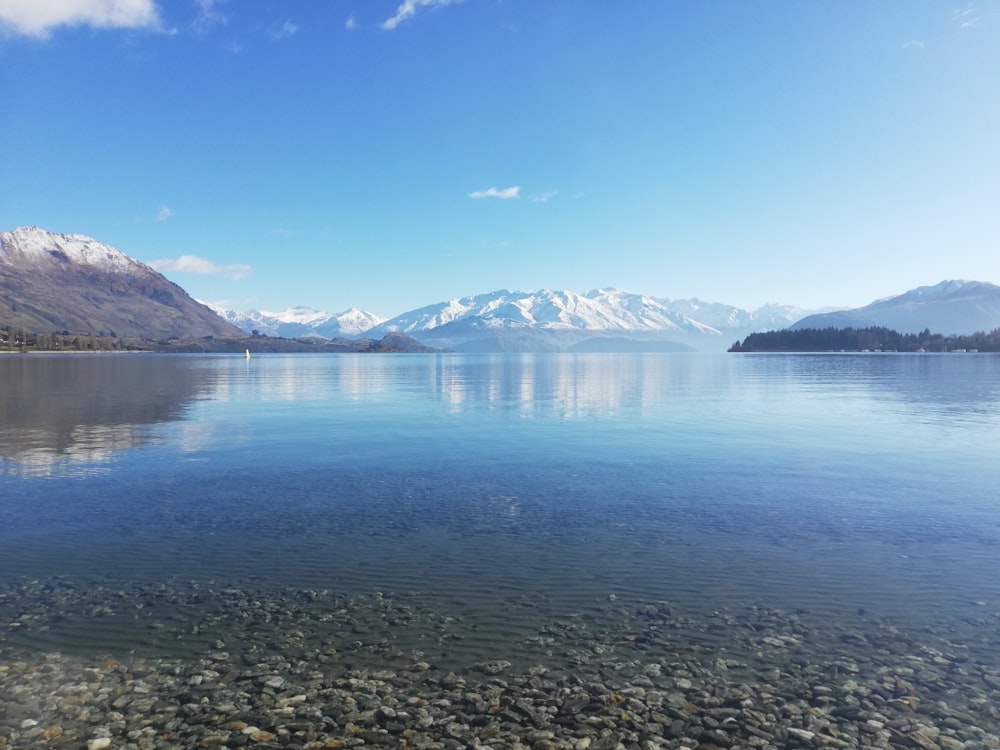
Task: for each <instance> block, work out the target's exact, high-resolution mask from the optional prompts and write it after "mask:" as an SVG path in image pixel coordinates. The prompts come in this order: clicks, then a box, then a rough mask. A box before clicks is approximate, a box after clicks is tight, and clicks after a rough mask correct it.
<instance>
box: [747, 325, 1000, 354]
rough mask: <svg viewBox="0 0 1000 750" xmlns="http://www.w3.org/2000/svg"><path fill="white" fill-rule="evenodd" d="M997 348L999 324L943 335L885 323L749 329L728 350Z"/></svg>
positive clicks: (999, 348) (974, 349)
mask: <svg viewBox="0 0 1000 750" xmlns="http://www.w3.org/2000/svg"><path fill="white" fill-rule="evenodd" d="M963 350H964V351H980V352H1000V328H995V329H994V330H992V331H990V332H989V333H985V332H982V331H980V332H977V333H973V334H969V335H967V336H945V335H942V334H940V333H931V331H930V329H927V328H925V329H924V330H923V331H921V332H920V333H900V332H899V331H894V330H892V329H890V328H886V327H884V326H871V327H869V328H851V327H848V328H833V327H830V328H799V329H797V330H792V329H787V328H786V329H784V330H781V331H766V332H762V333H751V334H750V335H749V336H747V337H746V338H745V339H743V341H742V342H739V341H737V342H736V343H734V344H733V345H732V346H731V347H729V351H731V352H839V351H848V352H863V351H869V352H872V351H882V352H953V351H963Z"/></svg>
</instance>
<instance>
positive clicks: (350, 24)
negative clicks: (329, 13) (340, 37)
mask: <svg viewBox="0 0 1000 750" xmlns="http://www.w3.org/2000/svg"><path fill="white" fill-rule="evenodd" d="M344 28H345V29H347V30H348V31H354V30H355V29H356V28H358V22H357V21H356V20H355V18H354V16H348V17H347V21H345V22H344Z"/></svg>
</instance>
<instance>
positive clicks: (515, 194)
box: [469, 185, 521, 200]
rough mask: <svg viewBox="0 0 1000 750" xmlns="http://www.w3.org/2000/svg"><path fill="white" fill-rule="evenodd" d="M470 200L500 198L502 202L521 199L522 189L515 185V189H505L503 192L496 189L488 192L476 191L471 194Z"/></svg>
mask: <svg viewBox="0 0 1000 750" xmlns="http://www.w3.org/2000/svg"><path fill="white" fill-rule="evenodd" d="M469 197H470V198H477V199H478V198H499V199H500V200H510V199H511V198H520V197H521V188H520V186H519V185H514V186H513V187H509V188H504V189H503V190H497V189H496V188H494V187H491V188H488V189H486V190H476V191H475V192H472V193H469Z"/></svg>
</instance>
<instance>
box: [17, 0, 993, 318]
mask: <svg viewBox="0 0 1000 750" xmlns="http://www.w3.org/2000/svg"><path fill="white" fill-rule="evenodd" d="M0 25H2V31H0V95H2V102H3V103H2V110H0V149H2V161H0V163H2V165H3V166H2V171H3V179H2V180H0V229H13V228H14V227H17V226H23V225H28V224H35V225H38V226H41V227H44V228H46V229H49V230H52V231H56V232H64V233H69V234H86V235H89V236H92V237H94V238H96V239H99V240H101V241H103V242H107V243H109V244H111V245H114V246H115V247H118V248H119V249H121V250H122V251H124V252H125V253H127V254H129V255H131V256H133V257H135V258H138V259H139V260H141V261H143V262H146V263H150V264H155V266H156V267H157V268H159V269H160V270H162V271H163V272H164V273H165V274H166V275H167V276H168V277H169V278H171V279H172V280H173V281H176V282H177V283H179V284H180V285H181V286H183V287H184V288H185V289H186V290H187V291H188V292H189V293H191V294H192V295H193V296H195V297H197V298H198V299H202V300H206V301H210V302H217V303H222V304H225V305H226V306H228V307H231V308H233V309H239V310H244V309H249V308H262V309H270V310H277V309H282V308H284V307H286V306H290V305H306V306H311V307H316V308H319V309H324V310H327V311H330V312H339V311H341V310H344V309H346V308H348V307H359V308H362V309H367V310H370V311H372V312H375V313H378V314H381V315H385V316H392V315H396V314H399V313H402V312H404V311H407V310H410V309H413V308H416V307H420V306H423V305H425V304H431V303H434V302H439V301H442V300H446V299H450V298H453V297H460V296H465V295H469V294H476V293H481V292H488V291H492V290H494V289H500V288H510V289H516V290H522V291H532V290H536V289H541V288H551V289H570V290H573V291H579V292H584V291H587V290H589V289H592V288H595V287H607V286H613V287H617V288H619V289H623V290H627V291H631V292H641V293H644V294H648V295H652V296H656V297H670V298H688V297H699V298H701V299H704V300H709V301H715V302H726V303H730V304H736V305H739V306H743V307H748V308H754V307H757V306H760V305H762V304H764V303H766V302H785V303H789V304H796V305H800V306H802V307H818V306H824V305H842V306H860V305H863V304H867V303H868V302H870V301H872V300H873V299H875V298H877V297H881V296H886V295H889V294H895V293H900V292H903V291H906V290H907V289H910V288H913V287H915V286H920V285H924V284H933V283H936V282H938V281H941V280H942V279H945V278H968V279H978V280H983V281H992V282H994V283H1000V0H988V1H985V0H984V1H983V2H976V3H974V4H971V5H968V4H962V3H957V4H954V3H948V2H939V1H936V2H929V1H921V0H908V1H907V2H883V3H870V2H861V1H860V0H859V1H848V2H836V3H818V2H801V1H800V0H795V1H794V2H782V1H779V0H774V1H769V2H762V3H748V2H745V1H744V0H739V1H734V2H714V1H712V0H708V1H707V2H697V3H680V2H665V1H663V0H634V1H630V2H623V3H611V2H597V1H596V0H565V1H564V0H450V1H446V0H403V1H402V2H401V0H253V1H251V0H41V1H40V2H39V0H0Z"/></svg>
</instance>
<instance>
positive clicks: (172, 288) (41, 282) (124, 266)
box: [0, 227, 245, 339]
mask: <svg viewBox="0 0 1000 750" xmlns="http://www.w3.org/2000/svg"><path fill="white" fill-rule="evenodd" d="M0 326H10V327H11V328H14V329H21V330H23V331H26V332H28V333H52V332H61V331H69V332H70V333H85V334H102V333H103V334H106V335H116V336H132V337H138V338H144V339H166V338H171V337H179V338H189V337H198V336H244V335H245V334H244V332H243V331H241V330H240V329H238V328H236V326H233V325H231V324H230V323H228V322H227V321H225V320H223V319H222V318H221V317H219V316H218V315H217V314H216V313H215V312H213V311H212V310H210V309H209V308H208V307H206V306H205V305H202V304H201V303H199V302H196V301H195V300H193V299H192V298H191V297H190V296H188V294H187V292H185V291H184V290H183V289H181V288H180V287H179V286H177V285H176V284H174V283H173V282H171V281H168V280H167V279H166V278H164V277H163V276H162V275H161V274H159V273H157V272H156V271H154V270H153V269H152V268H150V267H149V266H147V265H145V264H143V263H140V262H139V261H137V260H134V259H132V258H130V257H128V256H127V255H125V254H124V253H122V252H121V251H119V250H116V249H115V248H113V247H110V246H108V245H105V244H103V243H100V242H98V241H97V240H93V239H91V238H89V237H84V236H83V235H66V234H55V233H53V232H47V231H45V230H44V229H39V228H38V227H22V228H20V229H15V230H14V231H12V232H0Z"/></svg>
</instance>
